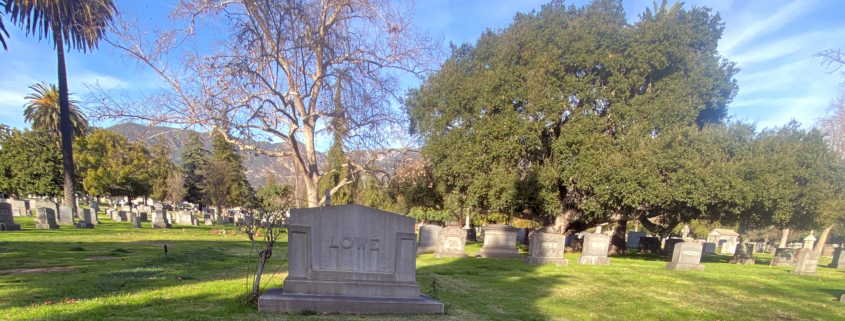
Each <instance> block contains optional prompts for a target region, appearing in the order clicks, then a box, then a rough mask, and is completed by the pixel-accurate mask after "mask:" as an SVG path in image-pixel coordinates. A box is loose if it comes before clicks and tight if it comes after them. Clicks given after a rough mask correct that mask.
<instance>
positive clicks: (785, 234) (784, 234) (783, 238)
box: [778, 228, 789, 247]
mask: <svg viewBox="0 0 845 321" xmlns="http://www.w3.org/2000/svg"><path fill="white" fill-rule="evenodd" d="M781 233H782V234H781V236H780V244H778V247H786V241H787V240H788V239H789V229H788V228H785V229H783V232H781Z"/></svg>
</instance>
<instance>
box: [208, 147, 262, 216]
mask: <svg viewBox="0 0 845 321" xmlns="http://www.w3.org/2000/svg"><path fill="white" fill-rule="evenodd" d="M211 148H212V149H211V162H208V163H207V166H210V164H211V163H212V162H216V163H217V165H219V166H218V167H221V168H223V169H225V175H224V176H225V177H219V178H222V180H223V181H224V182H221V183H222V184H220V185H221V186H218V187H220V188H221V190H222V191H221V193H211V192H210V190H211V189H214V187H212V186H211V185H212V184H206V183H204V184H203V192H204V193H205V194H206V198H207V199H208V201H209V202H210V203H211V204H213V205H215V206H218V207H221V206H223V207H229V206H242V205H246V204H245V203H244V201H245V200H247V199H248V198H249V197H250V196H251V195H252V194H254V191H253V190H252V186H250V184H249V181H247V179H246V167H244V165H243V157H242V156H241V155H240V154H238V152H237V150H236V148H235V145H234V144H231V143H229V142H227V141H226V139H225V138H223V135H219V134H215V135H213V136H212V137H211ZM206 172H207V173H208V171H206ZM218 174H219V173H218ZM208 175H212V173H208V174H207V176H208ZM206 178H207V179H208V178H209V177H206ZM212 194H218V196H216V197H211V195H212Z"/></svg>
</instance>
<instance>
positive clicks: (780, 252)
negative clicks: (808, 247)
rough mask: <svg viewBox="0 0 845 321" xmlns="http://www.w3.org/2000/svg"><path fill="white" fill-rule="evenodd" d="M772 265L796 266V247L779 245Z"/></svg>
mask: <svg viewBox="0 0 845 321" xmlns="http://www.w3.org/2000/svg"><path fill="white" fill-rule="evenodd" d="M772 266H795V249H793V248H789V247H779V248H778V249H777V250H775V257H774V258H773V259H772Z"/></svg>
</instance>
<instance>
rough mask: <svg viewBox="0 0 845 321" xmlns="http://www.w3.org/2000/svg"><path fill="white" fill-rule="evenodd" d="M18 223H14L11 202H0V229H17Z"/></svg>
mask: <svg viewBox="0 0 845 321" xmlns="http://www.w3.org/2000/svg"><path fill="white" fill-rule="evenodd" d="M20 229H21V226H20V224H15V219H14V218H13V216H12V204H10V203H3V202H0V231H19V230H20Z"/></svg>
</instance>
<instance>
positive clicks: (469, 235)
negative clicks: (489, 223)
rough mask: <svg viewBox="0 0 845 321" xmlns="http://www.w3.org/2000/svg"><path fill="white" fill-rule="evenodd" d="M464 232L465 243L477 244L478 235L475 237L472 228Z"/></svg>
mask: <svg viewBox="0 0 845 321" xmlns="http://www.w3.org/2000/svg"><path fill="white" fill-rule="evenodd" d="M464 231H466V234H467V241H469V242H478V235H476V233H475V229H474V228H468V229H464Z"/></svg>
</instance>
